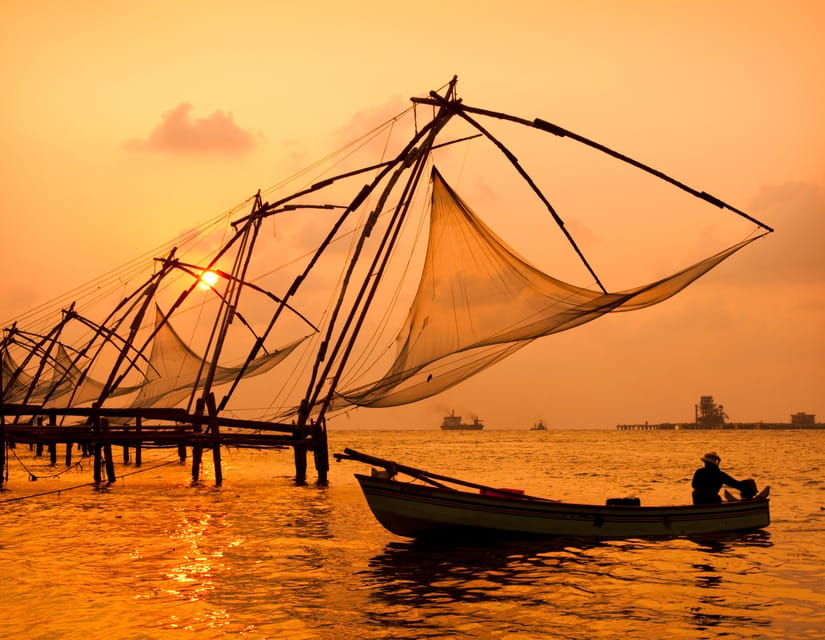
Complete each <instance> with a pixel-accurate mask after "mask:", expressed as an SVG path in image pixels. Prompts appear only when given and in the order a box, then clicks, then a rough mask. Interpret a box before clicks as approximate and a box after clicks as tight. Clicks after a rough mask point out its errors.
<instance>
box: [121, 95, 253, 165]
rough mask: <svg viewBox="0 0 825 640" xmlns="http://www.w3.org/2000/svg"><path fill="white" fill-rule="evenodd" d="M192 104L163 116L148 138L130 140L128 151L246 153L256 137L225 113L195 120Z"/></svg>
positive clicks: (220, 112)
mask: <svg viewBox="0 0 825 640" xmlns="http://www.w3.org/2000/svg"><path fill="white" fill-rule="evenodd" d="M191 111H192V105H191V104H189V103H188V102H183V103H181V104H179V105H178V106H177V107H175V108H174V109H172V110H170V111H167V112H166V113H164V114H163V117H162V119H161V123H160V124H159V125H158V126H157V127H155V129H154V130H153V131H152V132H151V133H150V134H149V136H148V137H147V138H146V139H145V140H142V139H134V140H129V141H127V142H126V143H125V146H126V148H128V149H134V150H150V151H162V152H172V153H200V152H207V153H231V154H240V153H246V152H247V151H250V150H251V149H253V148H254V147H255V145H256V136H255V135H253V134H252V133H250V132H249V131H246V130H244V129H242V128H241V127H239V126H238V125H237V124H235V121H234V120H233V119H232V114H231V113H229V112H226V111H215V112H214V113H213V114H212V115H210V116H207V117H205V118H193V117H192V113H191Z"/></svg>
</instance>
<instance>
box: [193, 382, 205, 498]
mask: <svg viewBox="0 0 825 640" xmlns="http://www.w3.org/2000/svg"><path fill="white" fill-rule="evenodd" d="M195 414H196V416H197V417H196V418H195V420H194V421H193V422H192V432H193V433H202V432H203V427H202V426H201V421H200V420H201V416H203V398H198V401H197V402H196V403H195ZM202 456H203V447H201V446H200V445H197V444H196V445H194V446H193V447H192V482H193V483H197V482H198V480H199V479H200V474H201V457H202Z"/></svg>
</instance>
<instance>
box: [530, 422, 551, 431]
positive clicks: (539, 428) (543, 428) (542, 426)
mask: <svg viewBox="0 0 825 640" xmlns="http://www.w3.org/2000/svg"><path fill="white" fill-rule="evenodd" d="M530 431H547V425H546V424H544V420H539V421H538V422H537V423H536V424H534V425H533V426H532V427H530Z"/></svg>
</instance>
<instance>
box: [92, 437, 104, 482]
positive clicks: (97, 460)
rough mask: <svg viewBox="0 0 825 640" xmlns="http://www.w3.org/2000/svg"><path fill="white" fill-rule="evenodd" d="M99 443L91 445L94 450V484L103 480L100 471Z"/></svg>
mask: <svg viewBox="0 0 825 640" xmlns="http://www.w3.org/2000/svg"><path fill="white" fill-rule="evenodd" d="M100 448H101V447H100V443H99V442H95V443H94V445H92V449H93V450H94V458H95V461H94V477H95V484H100V483H101V482H102V481H103V474H102V473H101V467H102V465H101V460H100Z"/></svg>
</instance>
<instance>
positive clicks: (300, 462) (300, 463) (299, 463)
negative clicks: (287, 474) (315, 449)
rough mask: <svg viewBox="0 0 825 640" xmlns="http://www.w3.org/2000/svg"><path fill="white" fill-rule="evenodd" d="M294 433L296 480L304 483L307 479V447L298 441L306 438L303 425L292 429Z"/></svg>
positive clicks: (293, 447)
mask: <svg viewBox="0 0 825 640" xmlns="http://www.w3.org/2000/svg"><path fill="white" fill-rule="evenodd" d="M292 435H293V437H294V438H295V440H296V443H295V444H294V445H293V446H292V451H293V455H294V457H295V482H296V483H297V484H304V483H305V482H306V481H307V450H306V447H303V446H299V445H298V443H297V441H298V440H303V439H304V430H303V428H301V427H296V428H295V429H294V430H293V431H292Z"/></svg>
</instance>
